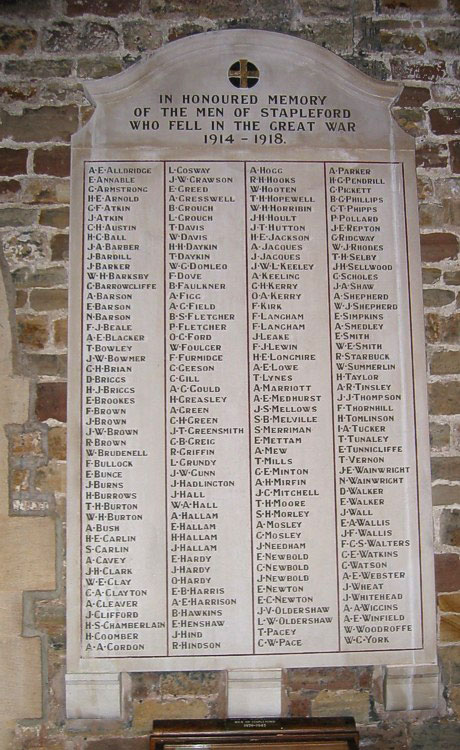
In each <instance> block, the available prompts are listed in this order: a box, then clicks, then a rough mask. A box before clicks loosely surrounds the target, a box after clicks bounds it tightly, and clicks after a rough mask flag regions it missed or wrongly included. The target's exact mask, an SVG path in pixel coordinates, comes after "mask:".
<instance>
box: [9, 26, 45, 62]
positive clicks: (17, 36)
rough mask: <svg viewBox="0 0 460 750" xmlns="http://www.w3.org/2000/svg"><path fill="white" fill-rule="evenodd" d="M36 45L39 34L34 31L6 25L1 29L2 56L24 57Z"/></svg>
mask: <svg viewBox="0 0 460 750" xmlns="http://www.w3.org/2000/svg"><path fill="white" fill-rule="evenodd" d="M36 44H37V32H36V31H34V29H21V28H20V27H18V26H5V25H3V26H2V27H1V28H0V55H23V54H24V53H25V52H29V51H30V50H32V49H34V47H35V46H36Z"/></svg>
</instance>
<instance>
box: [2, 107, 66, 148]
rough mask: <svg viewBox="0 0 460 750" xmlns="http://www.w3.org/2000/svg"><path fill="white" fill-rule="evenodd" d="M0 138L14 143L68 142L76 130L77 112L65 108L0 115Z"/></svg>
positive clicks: (3, 113)
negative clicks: (9, 139) (8, 139)
mask: <svg viewBox="0 0 460 750" xmlns="http://www.w3.org/2000/svg"><path fill="white" fill-rule="evenodd" d="M1 118H2V122H1V125H0V138H12V139H13V140H15V141H69V140H70V136H71V135H72V134H73V133H75V131H76V130H77V128H78V110H77V107H75V106H74V105H68V106H65V107H40V108H39V109H30V108H27V107H26V108H25V109H24V112H23V113H22V114H21V115H19V114H17V115H16V114H10V113H9V112H6V111H3V112H2V113H1Z"/></svg>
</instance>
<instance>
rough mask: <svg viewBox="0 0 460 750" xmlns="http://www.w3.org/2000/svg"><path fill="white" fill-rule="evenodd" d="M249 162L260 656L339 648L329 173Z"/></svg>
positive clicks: (307, 167) (304, 166) (312, 167)
mask: <svg viewBox="0 0 460 750" xmlns="http://www.w3.org/2000/svg"><path fill="white" fill-rule="evenodd" d="M246 169H247V191H248V198H247V202H248V207H247V210H248V268H249V285H248V286H249V299H250V310H251V318H252V332H251V335H250V357H249V362H250V376H251V402H252V409H251V412H252V414H251V416H252V420H251V421H252V446H251V454H252V483H253V519H254V520H253V525H254V538H255V539H254V557H253V559H254V563H253V564H254V583H255V595H256V597H255V618H256V646H257V653H270V652H271V653H279V652H281V653H283V652H284V653H295V652H304V651H327V650H334V649H337V648H338V640H337V628H338V623H337V589H336V585H335V582H336V561H335V554H336V552H335V550H336V546H335V516H334V488H333V481H332V479H333V476H332V475H333V473H332V471H331V470H330V469H331V466H332V461H333V447H332V422H331V408H330V350H329V338H328V336H327V331H328V326H329V322H328V307H327V304H324V301H325V300H326V299H327V268H326V252H325V248H326V231H325V222H324V216H325V213H324V212H325V208H324V181H323V170H322V165H317V164H295V163H283V162H278V163H269V162H263V163H262V162H260V163H248V164H247V168H246ZM318 332H321V333H320V335H318ZM319 442H320V443H321V450H320V451H319V450H318V444H319ZM318 528H321V532H322V533H321V539H320V535H318ZM324 580H327V581H328V586H327V587H324Z"/></svg>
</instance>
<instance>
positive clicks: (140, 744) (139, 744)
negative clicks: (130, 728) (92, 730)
mask: <svg viewBox="0 0 460 750" xmlns="http://www.w3.org/2000/svg"><path fill="white" fill-rule="evenodd" d="M84 747H85V750H148V748H149V738H148V737H147V736H146V737H104V739H101V740H98V739H96V740H89V741H88V742H86V743H85V746H84Z"/></svg>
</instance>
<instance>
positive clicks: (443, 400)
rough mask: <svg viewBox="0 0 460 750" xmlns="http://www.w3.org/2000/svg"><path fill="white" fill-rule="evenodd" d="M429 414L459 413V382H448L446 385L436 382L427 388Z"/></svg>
mask: <svg viewBox="0 0 460 750" xmlns="http://www.w3.org/2000/svg"><path fill="white" fill-rule="evenodd" d="M428 395H429V401H430V413H431V414H459V413H460V382H458V381H455V380H449V381H447V383H443V382H442V381H440V380H439V381H436V382H435V383H430V384H429V386H428Z"/></svg>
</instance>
